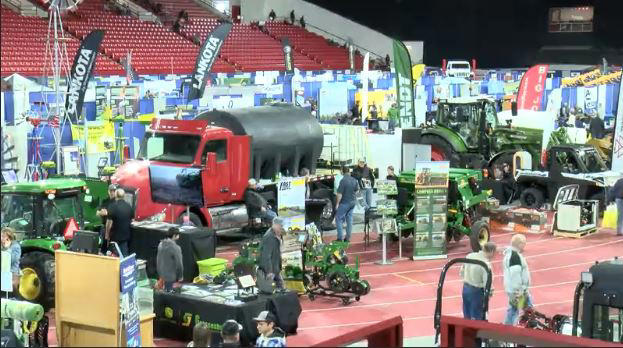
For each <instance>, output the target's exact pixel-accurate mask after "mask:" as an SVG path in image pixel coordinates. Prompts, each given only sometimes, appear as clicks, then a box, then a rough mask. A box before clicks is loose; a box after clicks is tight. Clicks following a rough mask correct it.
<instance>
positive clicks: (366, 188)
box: [352, 159, 374, 210]
mask: <svg viewBox="0 0 623 348" xmlns="http://www.w3.org/2000/svg"><path fill="white" fill-rule="evenodd" d="M352 176H353V178H355V179H357V181H359V187H360V188H361V189H362V190H363V199H364V201H365V205H366V206H365V207H364V208H365V210H368V209H370V207H372V188H373V187H374V174H372V170H371V169H370V168H368V165H367V164H366V161H365V160H363V159H360V160H359V163H358V164H357V166H356V167H355V169H353V173H352Z"/></svg>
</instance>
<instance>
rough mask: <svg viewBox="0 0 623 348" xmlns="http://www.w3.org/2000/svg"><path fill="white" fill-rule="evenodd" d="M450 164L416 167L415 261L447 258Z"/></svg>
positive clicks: (418, 165)
mask: <svg viewBox="0 0 623 348" xmlns="http://www.w3.org/2000/svg"><path fill="white" fill-rule="evenodd" d="M449 172H450V162H424V161H417V162H416V163H415V199H414V208H413V211H414V221H415V230H414V233H413V260H422V259H436V258H446V257H447V255H446V226H447V221H446V216H447V215H446V214H447V209H448V176H449Z"/></svg>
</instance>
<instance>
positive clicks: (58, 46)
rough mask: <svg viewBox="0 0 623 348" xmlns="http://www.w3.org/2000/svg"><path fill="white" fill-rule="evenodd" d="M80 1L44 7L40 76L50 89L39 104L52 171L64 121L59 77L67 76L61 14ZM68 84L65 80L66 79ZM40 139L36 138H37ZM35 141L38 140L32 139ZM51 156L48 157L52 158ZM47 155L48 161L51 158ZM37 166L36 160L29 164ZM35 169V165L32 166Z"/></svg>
mask: <svg viewBox="0 0 623 348" xmlns="http://www.w3.org/2000/svg"><path fill="white" fill-rule="evenodd" d="M80 2H82V0H52V1H50V2H49V4H50V6H49V8H48V34H47V38H46V47H45V60H44V66H43V76H45V77H51V78H52V81H53V86H52V90H53V91H52V92H51V93H50V92H45V91H43V90H42V93H41V95H42V97H43V102H44V103H43V104H44V108H45V109H46V110H45V111H46V114H47V123H48V125H49V126H51V128H52V134H53V135H54V154H55V155H56V170H57V173H60V172H61V168H62V159H61V138H62V135H63V130H64V128H65V127H64V126H65V124H66V122H67V121H69V122H71V120H68V119H67V118H66V117H65V115H64V102H65V96H66V93H65V91H62V90H61V89H62V87H61V78H62V77H63V76H70V75H69V72H70V66H69V55H68V54H67V41H68V40H69V38H68V37H65V31H64V29H63V21H62V18H61V15H62V14H63V13H65V12H67V11H73V10H75V9H76V8H77V6H78V4H79V3H80ZM67 83H69V81H67ZM50 94H52V95H53V101H54V103H49V102H48V101H49V99H50ZM39 138H40V137H39ZM36 141H38V140H36ZM53 157H54V155H53V156H52V158H53ZM52 158H50V159H49V160H52ZM33 164H35V165H38V164H36V163H33ZM36 169H38V168H36Z"/></svg>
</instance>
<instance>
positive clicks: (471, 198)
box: [393, 168, 491, 251]
mask: <svg viewBox="0 0 623 348" xmlns="http://www.w3.org/2000/svg"><path fill="white" fill-rule="evenodd" d="M416 180H419V181H421V180H422V179H421V178H419V177H416V175H415V172H414V171H406V172H402V173H400V175H399V176H398V181H397V184H398V196H397V203H398V216H397V220H398V226H399V231H401V232H400V233H401V234H402V236H403V237H408V236H410V235H411V234H413V231H414V230H415V229H417V228H418V221H417V219H415V218H414V208H415V204H417V202H416V200H415V196H414V191H415V183H416ZM481 180H482V172H481V171H479V170H473V169H458V168H450V175H449V187H448V199H447V214H446V221H432V223H433V224H444V223H445V224H446V241H448V242H449V241H451V240H453V239H454V240H455V241H459V240H461V238H463V237H464V236H468V237H469V238H470V244H471V248H472V250H474V251H479V250H480V248H481V246H482V245H484V244H485V243H487V242H488V241H489V234H490V233H489V223H488V222H487V220H485V219H484V218H483V214H482V212H483V211H484V210H485V209H487V208H488V206H489V197H490V196H491V192H490V191H483V190H481V189H480V187H479V185H478V183H479V182H480V181H481ZM443 204H446V201H442V202H440V206H441V205H443ZM441 220H443V218H442V219H441ZM393 238H394V239H398V236H393Z"/></svg>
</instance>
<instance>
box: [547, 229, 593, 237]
mask: <svg viewBox="0 0 623 348" xmlns="http://www.w3.org/2000/svg"><path fill="white" fill-rule="evenodd" d="M596 232H597V228H594V229H592V230H586V231H582V232H561V231H556V230H554V236H556V237H567V238H584V237H586V236H588V235H591V234H594V233H596Z"/></svg>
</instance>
